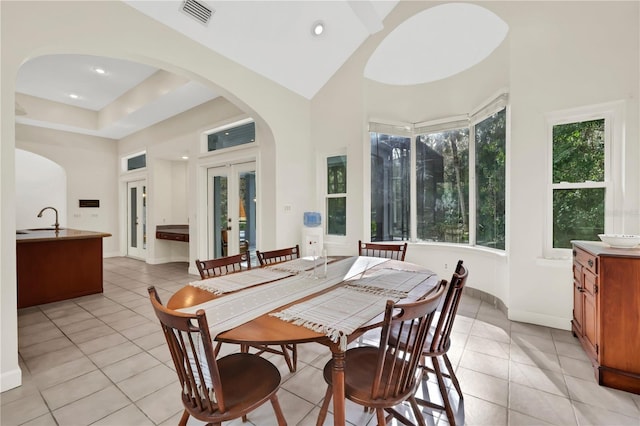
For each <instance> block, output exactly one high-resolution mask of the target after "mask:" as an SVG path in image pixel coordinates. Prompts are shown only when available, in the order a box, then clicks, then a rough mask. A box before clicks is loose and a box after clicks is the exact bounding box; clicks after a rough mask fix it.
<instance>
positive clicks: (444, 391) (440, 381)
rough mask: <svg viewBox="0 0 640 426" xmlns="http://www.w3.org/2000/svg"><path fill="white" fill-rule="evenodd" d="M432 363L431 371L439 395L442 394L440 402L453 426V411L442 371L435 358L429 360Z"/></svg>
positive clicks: (454, 421) (454, 420) (454, 422)
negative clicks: (434, 376) (442, 403)
mask: <svg viewBox="0 0 640 426" xmlns="http://www.w3.org/2000/svg"><path fill="white" fill-rule="evenodd" d="M431 360H432V361H433V369H434V371H435V373H436V379H437V380H438V387H439V388H440V394H442V402H444V409H445V411H446V412H447V419H448V420H449V424H450V425H451V426H455V424H456V419H455V417H454V415H453V409H452V408H451V402H449V394H448V393H447V387H446V386H445V384H444V377H443V375H442V370H441V369H440V363H439V362H438V359H437V358H436V357H433V358H431Z"/></svg>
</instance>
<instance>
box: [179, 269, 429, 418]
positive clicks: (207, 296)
mask: <svg viewBox="0 0 640 426" xmlns="http://www.w3.org/2000/svg"><path fill="white" fill-rule="evenodd" d="M343 258H344V257H333V258H330V259H331V261H333V262H335V261H337V260H340V259H343ZM331 261H330V263H329V267H331ZM380 269H398V270H401V271H410V272H416V273H418V274H421V275H422V276H424V279H423V280H422V281H420V283H419V284H418V285H417V286H415V287H414V288H413V289H412V290H411V291H409V292H408V294H407V297H406V298H403V299H402V301H403V302H405V301H407V302H409V301H413V300H417V299H419V298H420V297H423V296H424V295H425V294H428V293H430V292H431V291H433V290H434V289H435V288H436V287H437V285H438V283H439V279H438V277H437V275H436V274H434V273H433V272H431V271H430V270H429V269H427V268H425V267H423V266H420V265H416V264H412V263H408V262H401V261H397V260H387V261H385V262H384V263H380V264H377V265H375V266H373V267H371V268H370V269H368V270H367V271H369V272H375V271H376V270H380ZM242 273H244V271H242V272H236V273H235V274H242ZM344 285H345V281H342V282H339V283H338V284H335V285H333V286H332V287H330V288H327V289H324V290H321V291H320V292H318V293H316V294H313V295H310V296H308V297H304V298H302V299H300V300H296V301H294V302H292V303H288V304H285V305H283V306H281V307H279V308H278V309H276V310H274V311H272V312H270V313H273V312H275V311H281V310H283V309H286V308H287V307H290V306H293V305H295V304H297V303H301V302H304V301H307V300H310V299H312V298H314V297H316V296H318V295H319V294H323V293H327V292H329V291H331V290H333V289H335V288H338V287H341V286H344ZM240 291H242V290H240ZM218 297H225V294H222V295H216V294H214V293H212V292H210V291H207V290H204V289H202V288H198V287H196V286H193V285H186V286H184V287H183V288H181V289H180V290H178V291H177V292H176V293H175V294H174V295H173V296H172V297H171V298H170V299H169V301H168V302H167V307H168V308H169V309H183V308H189V307H195V306H197V305H200V304H202V303H206V302H208V301H211V300H213V299H216V298H218ZM383 311H384V307H382V308H381V309H380V312H379V315H378V316H376V317H374V318H372V319H371V320H369V321H368V322H366V323H364V324H362V325H361V326H360V327H358V328H357V329H356V330H355V331H354V332H352V333H350V334H349V335H348V336H346V338H347V342H348V343H351V342H353V341H354V340H356V339H357V338H358V337H360V336H361V335H362V334H364V333H365V332H367V331H368V330H371V329H374V328H376V327H379V326H380V324H381V322H382V319H383ZM270 313H267V314H261V315H258V316H257V317H255V318H254V319H251V320H249V321H247V322H245V323H243V324H241V325H239V326H236V327H233V328H232V329H229V330H226V331H223V332H221V333H219V334H217V335H216V336H215V338H214V340H215V341H217V342H224V343H235V344H240V345H248V346H251V345H284V344H301V343H310V342H315V343H320V344H322V345H325V346H327V347H328V348H329V350H330V351H331V355H332V357H333V371H332V375H333V419H334V425H340V426H344V425H345V421H346V415H345V387H344V375H345V367H346V366H345V348H344V347H342V345H340V344H339V343H338V342H335V341H332V339H330V338H329V337H328V336H326V335H325V334H322V333H319V332H316V331H313V330H311V329H309V328H306V327H303V326H300V325H294V324H293V323H292V322H287V321H283V320H282V319H280V318H277V317H275V316H273V315H270Z"/></svg>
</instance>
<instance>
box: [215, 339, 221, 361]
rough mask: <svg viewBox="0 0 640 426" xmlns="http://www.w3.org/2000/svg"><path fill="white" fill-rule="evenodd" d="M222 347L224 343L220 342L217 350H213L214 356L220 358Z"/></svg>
mask: <svg viewBox="0 0 640 426" xmlns="http://www.w3.org/2000/svg"><path fill="white" fill-rule="evenodd" d="M221 347H222V342H218V343H217V344H216V347H215V349H214V350H213V356H214V357H216V358H218V354H219V353H220V348H221Z"/></svg>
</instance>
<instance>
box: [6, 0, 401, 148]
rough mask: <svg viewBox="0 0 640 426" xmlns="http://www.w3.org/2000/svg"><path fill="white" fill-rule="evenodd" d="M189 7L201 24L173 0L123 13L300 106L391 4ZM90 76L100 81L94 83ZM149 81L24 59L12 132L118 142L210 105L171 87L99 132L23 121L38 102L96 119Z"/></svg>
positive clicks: (132, 68)
mask: <svg viewBox="0 0 640 426" xmlns="http://www.w3.org/2000/svg"><path fill="white" fill-rule="evenodd" d="M198 1H199V2H200V3H201V4H203V5H205V6H207V7H209V8H211V10H212V16H211V19H210V21H209V22H208V23H207V24H203V23H202V22H200V21H198V20H196V19H195V18H194V17H193V16H190V15H188V14H186V13H184V12H183V11H182V10H181V9H182V6H183V3H184V2H183V1H182V0H170V1H166V0H164V1H153V0H151V1H130V0H125V1H124V3H126V4H127V5H129V6H131V7H132V8H134V9H136V10H137V11H139V12H141V13H143V14H145V15H148V16H149V17H151V18H152V19H155V20H157V21H159V22H161V23H163V24H165V25H167V26H168V27H171V28H173V29H175V30H176V31H178V32H180V33H182V34H184V35H186V36H188V37H190V38H192V39H194V40H196V41H198V42H199V43H202V44H203V45H205V46H207V47H209V48H210V49H212V50H214V51H216V52H218V53H220V54H222V55H224V56H226V57H228V58H229V59H232V60H234V61H235V62H238V63H240V64H242V65H244V66H246V67H247V68H249V69H251V70H253V71H255V72H256V73H258V74H261V75H263V76H264V77H266V78H269V79H271V80H273V81H275V82H277V83H279V84H280V85H282V86H284V87H286V88H288V89H290V90H291V91H293V92H295V93H298V94H300V95H301V96H304V97H305V98H309V99H310V98H312V97H313V96H314V95H315V94H316V93H317V91H318V90H320V88H321V87H322V86H323V85H324V84H325V83H326V82H327V81H328V80H329V79H330V78H331V76H332V75H333V74H334V73H335V72H336V71H337V70H338V68H340V66H341V65H342V64H343V63H344V62H345V61H346V60H347V58H348V57H349V56H350V55H351V54H352V53H353V52H354V51H355V50H356V49H357V48H358V47H359V46H360V45H361V44H362V42H363V41H364V40H365V39H366V38H367V37H368V36H369V35H370V34H372V33H374V32H376V31H378V30H380V29H382V19H384V17H386V15H387V14H388V13H389V12H390V11H391V9H393V7H394V6H395V5H396V3H397V1H395V0H393V1H387V0H384V1H367V0H358V1H346V0H335V1H324V0H319V1H306V0H304V1H300V0H298V1H292V0H287V1H270V0H269V1H212V0H207V1H200V0H198ZM317 22H322V23H323V24H324V26H325V31H324V33H323V34H321V35H320V36H317V37H316V36H313V35H312V25H313V24H314V23H317ZM97 69H102V70H104V73H103V74H98V73H97ZM157 71H158V70H157V69H155V68H153V67H149V66H147V65H142V64H136V63H132V62H128V61H123V60H117V59H112V58H104V57H95V56H89V55H49V56H41V57H37V58H34V59H32V60H30V61H28V62H27V63H25V64H24V65H23V66H22V67H21V69H20V71H19V74H18V78H17V82H16V92H17V95H16V100H17V103H18V104H17V106H16V122H18V123H22V124H28V125H33V126H40V127H47V128H54V129H58V130H65V131H71V132H77V133H83V134H89V135H94V136H102V137H107V138H112V139H121V138H123V137H125V136H128V135H129V134H132V133H134V132H136V131H138V130H141V129H143V128H145V127H148V126H150V125H152V124H154V123H157V122H159V121H161V120H164V119H167V118H169V117H171V116H173V115H176V114H179V113H181V112H183V111H185V110H188V109H190V108H193V107H195V106H197V105H199V104H201V103H203V102H206V101H208V100H211V99H214V98H215V97H217V96H218V95H217V94H216V93H215V92H214V91H212V90H211V89H210V88H208V87H205V86H203V85H201V84H198V83H195V82H183V83H184V84H177V83H175V84H173V86H172V88H171V90H166V91H165V92H166V93H165V94H164V95H163V96H153V97H151V99H150V100H149V102H148V103H145V104H144V105H136V106H135V108H129V110H130V113H129V114H126V115H120V116H119V117H117V119H114V120H112V121H108V122H106V123H105V122H104V120H100V119H96V120H95V121H96V122H98V121H99V122H100V123H101V124H100V125H99V126H98V125H95V126H94V125H88V126H82V125H78V124H77V123H60V122H56V121H51V120H50V119H49V117H45V116H42V115H40V116H37V115H36V114H34V113H33V112H35V111H36V109H37V110H42V108H40V107H37V108H35V107H31V108H30V107H29V105H33V104H34V102H35V101H37V100H40V99H44V100H47V101H50V102H55V103H58V104H63V105H68V106H73V107H77V108H81V109H83V110H88V111H89V112H91V113H93V114H100V113H101V112H103V110H104V109H105V108H108V107H109V106H111V105H112V104H115V103H116V101H118V100H122V99H123V97H124V96H126V95H127V94H128V93H131V92H132V91H134V90H138V91H140V90H141V89H140V86H141V85H142V84H143V83H144V82H145V80H147V79H149V77H151V76H152V75H153V74H154V73H156V72H157ZM71 96H74V98H72V97H71ZM131 97H132V96H131ZM139 97H140V96H138V97H137V98H139ZM49 105H53V104H49ZM30 111H31V112H32V113H30ZM25 113H26V114H25ZM103 115H104V114H103Z"/></svg>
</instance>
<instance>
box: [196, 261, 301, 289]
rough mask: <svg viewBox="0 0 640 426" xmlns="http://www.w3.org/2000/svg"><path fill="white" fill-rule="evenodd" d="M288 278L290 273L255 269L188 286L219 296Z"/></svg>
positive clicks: (208, 279)
mask: <svg viewBox="0 0 640 426" xmlns="http://www.w3.org/2000/svg"><path fill="white" fill-rule="evenodd" d="M288 276H291V273H289V272H285V271H279V270H273V269H268V268H256V269H249V270H247V271H243V272H235V273H232V274H226V275H220V276H217V277H212V278H207V279H204V280H201V281H194V282H190V283H189V285H190V286H193V287H197V288H201V289H203V290H207V291H209V292H211V293H213V294H216V295H220V294H224V293H230V292H232V291H237V290H242V289H245V288H247V287H253V286H255V285H258V284H266V283H268V282H271V281H276V280H280V279H282V278H285V277H288Z"/></svg>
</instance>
